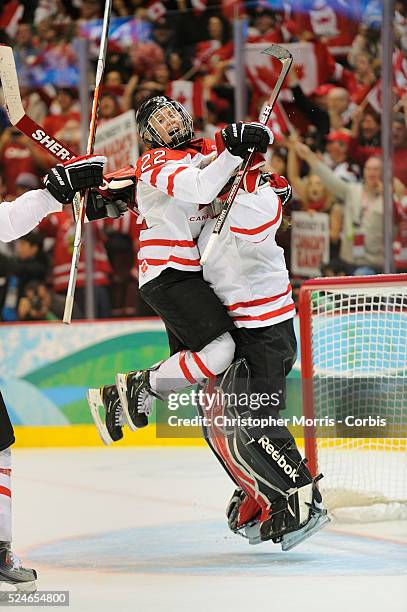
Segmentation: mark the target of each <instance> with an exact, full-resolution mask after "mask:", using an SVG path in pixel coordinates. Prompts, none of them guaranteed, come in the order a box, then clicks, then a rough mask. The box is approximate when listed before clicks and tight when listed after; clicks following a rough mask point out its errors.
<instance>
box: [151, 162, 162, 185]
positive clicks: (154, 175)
mask: <svg viewBox="0 0 407 612" xmlns="http://www.w3.org/2000/svg"><path fill="white" fill-rule="evenodd" d="M163 167H164V166H158V167H157V168H154V170H153V171H152V173H151V176H150V185H151V186H152V187H157V177H158V175H159V174H160V172H161V170H162V169H163Z"/></svg>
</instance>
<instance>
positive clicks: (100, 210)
mask: <svg viewBox="0 0 407 612" xmlns="http://www.w3.org/2000/svg"><path fill="white" fill-rule="evenodd" d="M125 212H127V204H126V202H124V201H123V200H110V199H108V198H104V197H103V196H102V195H101V193H100V192H99V191H90V192H89V196H88V200H87V202H86V216H87V218H88V219H89V221H96V219H105V218H106V217H108V218H109V219H118V218H119V217H122V216H123V215H124V213H125Z"/></svg>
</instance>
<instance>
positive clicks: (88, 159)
mask: <svg viewBox="0 0 407 612" xmlns="http://www.w3.org/2000/svg"><path fill="white" fill-rule="evenodd" d="M105 161H106V158H105V157H103V156H100V155H91V156H85V157H80V158H74V159H72V160H71V161H69V162H66V163H65V164H58V165H57V166H56V167H55V168H52V169H51V170H50V171H49V172H48V174H47V175H46V177H45V179H44V184H45V188H44V189H36V190H33V191H28V192H27V193H25V194H24V195H22V196H20V197H18V198H17V199H16V200H14V201H13V202H3V203H0V240H1V241H3V242H9V241H11V240H16V239H17V238H19V237H20V236H24V235H25V234H27V233H28V232H29V231H31V230H32V229H34V228H35V227H36V226H37V225H38V223H39V222H40V221H41V220H42V219H43V218H44V217H45V216H46V215H48V214H50V213H53V212H60V211H61V210H62V206H63V205H64V204H69V203H71V202H72V199H73V197H74V195H75V192H76V191H80V190H82V189H86V188H90V187H97V186H99V185H101V184H102V182H103V166H104V163H105ZM94 205H95V201H94V199H93V198H90V200H89V204H88V207H87V215H88V217H90V218H96V217H98V216H102V214H103V213H104V214H106V209H105V210H104V211H102V202H101V201H100V198H98V207H99V210H97V211H95V210H94ZM109 205H110V203H109ZM112 206H113V207H115V205H113V204H112ZM110 213H111V211H110ZM111 214H112V213H111ZM22 401H24V399H22ZM14 441H15V439H14V431H13V426H12V424H11V421H10V418H9V415H8V412H7V408H6V406H5V403H4V400H3V397H2V395H1V393H0V585H1V583H7V584H9V585H14V586H15V587H16V588H18V589H21V590H35V580H36V578H37V574H36V572H35V570H33V569H26V568H24V567H22V566H21V563H20V561H19V560H18V558H17V557H16V556H15V555H13V553H12V551H11V536H12V532H11V471H12V463H11V446H12V444H14Z"/></svg>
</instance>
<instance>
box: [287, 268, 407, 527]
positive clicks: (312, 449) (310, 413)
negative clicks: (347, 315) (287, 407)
mask: <svg viewBox="0 0 407 612" xmlns="http://www.w3.org/2000/svg"><path fill="white" fill-rule="evenodd" d="M376 288H377V289H378V296H380V295H381V294H380V290H382V293H384V294H385V295H386V294H387V293H388V294H389V295H392V294H393V293H394V294H395V295H398V293H400V295H401V296H402V298H401V299H402V302H401V303H402V308H401V309H400V312H401V313H402V314H403V313H405V315H406V317H407V309H404V296H405V295H407V293H406V292H407V274H380V275H372V276H353V277H347V276H342V277H326V278H315V279H310V280H306V281H304V283H303V284H302V286H301V289H300V294H299V319H300V336H301V378H302V413H303V416H304V417H305V419H307V420H309V421H308V422H307V424H306V425H305V426H304V446H305V456H306V458H307V460H308V467H309V469H310V472H311V474H312V475H313V476H316V475H317V474H318V470H319V468H318V453H321V451H322V452H331V453H332V450H329V451H325V450H324V449H325V448H327V447H329V448H330V449H333V450H335V444H336V442H338V440H332V439H331V440H320V439H318V435H317V429H316V427H315V426H314V425H313V424H309V423H311V422H313V420H314V418H315V417H316V416H317V417H318V416H320V415H319V414H317V413H316V412H317V411H318V408H319V405H318V404H317V405H316V406H315V401H316V400H315V397H314V393H315V389H314V381H315V380H316V379H317V376H316V375H315V371H316V370H318V368H317V367H315V359H314V350H313V319H315V317H318V316H320V317H321V313H318V307H317V308H316V310H317V312H314V304H313V300H314V301H315V298H316V296H317V299H318V297H319V296H320V295H324V294H323V292H324V291H326V292H332V296H336V295H340V294H341V293H342V292H343V293H344V295H346V291H347V290H348V291H349V294H348V299H349V296H352V292H354V295H355V300H357V296H358V295H364V292H365V295H369V296H370V299H374V298H375V296H374V293H373V292H371V291H370V290H371V289H376ZM393 288H394V292H393V291H392V289H393ZM383 289H384V290H385V291H384V292H383ZM397 289H399V292H397ZM315 292H321V293H320V294H318V293H315ZM335 292H336V293H335ZM325 295H328V294H325ZM338 299H339V302H340V298H338ZM314 303H315V302H314ZM332 305H333V306H332V310H331V311H330V312H328V311H326V312H325V313H323V317H324V318H323V319H321V320H323V321H326V320H329V319H328V317H329V316H332V315H333V319H334V318H335V317H339V316H340V314H341V310H340V308H338V307H337V306H336V304H335V301H334V300H333V301H332ZM354 309H355V310H354V312H355V313H357V314H358V315H359V312H362V313H363V312H364V311H363V310H362V309H361V310H360V311H359V310H358V307H357V306H356V307H354ZM370 312H372V311H370ZM406 320H407V319H406ZM316 329H318V327H317V326H316ZM315 333H317V332H315ZM333 346H334V343H333ZM314 348H315V347H314ZM333 350H335V349H333ZM406 370H407V363H406ZM335 375H337V373H334V374H333V376H335ZM339 376H342V374H341V373H339ZM343 376H346V371H345V373H344V374H343ZM403 376H404V375H403ZM403 380H404V378H403ZM406 413H407V406H406ZM403 425H404V421H403ZM403 442H404V445H403ZM400 444H401V445H402V446H401V448H403V449H404V448H406V440H404V435H403V436H402V440H401V442H400ZM338 446H339V444H338ZM372 446H374V445H373V444H372ZM406 453H407V449H406ZM338 460H340V459H339V458H338ZM324 480H325V479H324ZM355 497H356V496H354V500H353V502H350V503H347V502H346V501H344V500H343V502H342V501H341V502H340V503H338V504H337V506H338V507H346V506H359V505H360V506H363V505H369V504H374V503H381V502H386V500H385V499H383V500H382V499H380V498H372V499H370V498H369V495H367V496H366V499H363V495H360V496H359V495H358V496H357V497H359V499H356V501H355ZM400 501H401V502H402V503H403V504H404V502H405V503H406V509H407V498H406V500H404V499H403V500H398V502H400ZM334 507H335V506H334ZM403 518H404V516H403ZM357 520H359V519H357ZM370 520H373V519H370ZM374 520H382V519H381V518H380V519H374Z"/></svg>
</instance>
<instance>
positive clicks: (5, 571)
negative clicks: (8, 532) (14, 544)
mask: <svg viewBox="0 0 407 612" xmlns="http://www.w3.org/2000/svg"><path fill="white" fill-rule="evenodd" d="M36 580H37V572H36V571H35V570H33V569H27V568H25V567H22V566H21V562H20V560H19V559H18V558H17V557H16V556H15V555H13V553H12V552H11V550H9V548H0V586H1V585H3V584H6V585H11V586H13V587H15V589H16V590H17V591H26V592H29V593H34V592H35V591H36V590H37V585H36V582H35V581H36Z"/></svg>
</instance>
